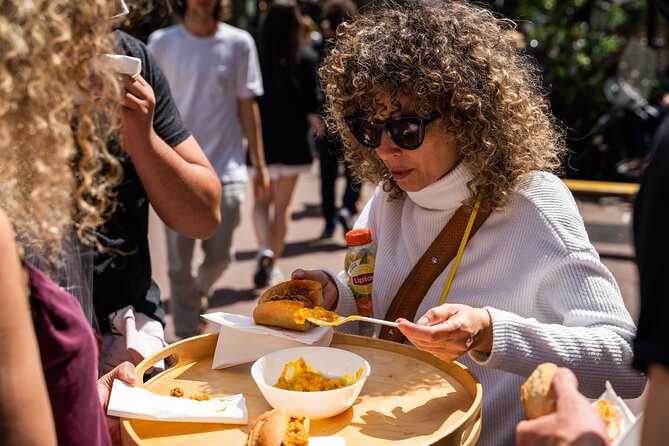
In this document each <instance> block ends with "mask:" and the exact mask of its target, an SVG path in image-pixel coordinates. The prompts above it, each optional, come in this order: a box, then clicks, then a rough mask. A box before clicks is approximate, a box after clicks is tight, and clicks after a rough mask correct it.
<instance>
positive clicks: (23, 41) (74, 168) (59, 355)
mask: <svg viewBox="0 0 669 446" xmlns="http://www.w3.org/2000/svg"><path fill="white" fill-rule="evenodd" d="M109 4H110V2H108V1H106V0H97V1H88V2H72V1H70V0H36V1H31V2H26V1H23V0H17V1H13V0H7V1H5V2H3V5H2V10H1V11H0V45H1V46H2V48H3V51H2V55H1V56H0V57H1V59H2V60H1V61H0V73H2V79H3V81H2V87H1V88H0V104H2V105H1V106H0V134H2V135H3V138H1V139H0V165H2V169H0V184H2V187H0V251H2V252H3V254H4V255H3V256H2V259H1V260H0V288H2V293H0V305H2V309H3V317H2V318H0V355H1V356H2V358H3V362H4V363H3V370H2V378H1V379H0V437H1V438H2V444H6V445H28V444H31V445H32V444H40V445H42V444H44V445H55V444H59V445H61V446H64V445H65V446H67V445H72V446H75V445H82V444H86V445H94V446H95V445H109V444H111V443H112V439H111V438H110V432H113V433H115V434H116V435H118V433H119V431H118V421H117V420H111V419H107V420H106V419H105V414H104V406H106V403H107V399H108V396H109V391H110V388H111V383H112V381H113V379H114V378H118V379H121V380H123V381H125V382H128V383H134V382H135V377H134V369H133V367H132V365H131V364H129V363H123V364H122V365H120V366H119V367H117V368H115V369H114V370H113V371H112V372H110V374H109V375H106V376H105V377H103V378H102V379H101V380H100V381H98V380H97V377H98V372H97V364H98V361H97V360H98V351H97V348H96V341H95V337H94V335H93V332H92V330H91V327H90V325H89V321H87V320H86V317H85V315H84V312H83V310H82V307H81V306H80V305H79V303H78V302H77V300H76V299H75V297H74V296H72V295H71V294H69V293H68V292H66V291H65V290H64V289H63V288H61V287H60V286H58V285H57V284H56V283H55V282H54V281H53V280H52V279H51V278H50V277H49V275H51V274H52V273H56V274H57V273H58V271H59V269H60V267H61V262H62V258H61V250H62V249H63V247H64V246H65V245H66V244H67V243H68V242H67V241H66V239H67V237H68V236H69V235H70V234H73V233H74V234H76V237H77V239H78V240H79V241H81V243H82V245H84V246H90V245H92V244H95V243H96V242H97V238H96V236H95V234H94V230H95V229H96V228H98V227H99V226H100V225H101V224H102V223H103V222H104V221H105V219H106V218H108V217H109V215H110V212H111V210H112V209H113V208H114V205H115V203H114V201H113V195H114V192H113V188H114V186H115V185H116V184H117V183H118V182H119V181H120V180H121V166H120V164H119V162H118V160H117V158H116V157H115V156H114V155H113V154H112V153H110V152H109V150H108V149H107V141H108V139H109V138H110V137H111V136H112V134H113V133H114V132H115V131H116V130H117V129H118V127H119V125H120V123H121V122H122V118H121V116H120V111H121V110H120V109H121V105H122V106H123V108H125V109H129V110H135V109H136V102H135V100H136V98H135V96H134V94H133V91H134V89H133V88H132V87H131V86H129V85H128V83H126V82H127V79H123V80H121V79H119V77H118V75H117V72H116V71H115V69H114V67H113V66H110V65H109V64H108V63H107V62H106V59H104V58H103V57H101V56H100V55H101V54H104V53H113V52H114V42H113V39H112V35H111V28H110V21H109V19H108V17H110V16H111V11H110V10H109V9H108V8H109ZM124 86H128V87H129V91H128V90H126V91H124V90H123V87H124ZM75 92H76V94H75ZM124 93H125V94H124ZM130 113H131V112H130ZM23 248H26V249H28V250H30V251H31V253H32V256H33V258H38V259H41V260H42V263H43V264H44V265H45V270H44V271H40V270H39V269H37V268H36V267H35V266H34V265H33V264H31V263H30V262H27V261H25V260H23V258H22V252H23ZM110 422H111V423H110ZM108 423H109V424H108ZM119 441H120V438H118V436H117V437H116V442H119Z"/></svg>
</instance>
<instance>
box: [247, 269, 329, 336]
mask: <svg viewBox="0 0 669 446" xmlns="http://www.w3.org/2000/svg"><path fill="white" fill-rule="evenodd" d="M321 305H323V290H322V287H321V284H320V283H318V282H316V281H315V280H304V279H294V280H288V281H286V282H281V283H279V284H277V285H274V286H273V287H270V288H268V289H266V290H265V291H263V293H262V294H261V295H260V299H259V300H258V305H257V306H256V307H255V309H254V310H253V320H254V321H255V323H256V324H259V325H270V326H273V327H281V328H287V329H289V330H296V331H307V330H310V329H311V328H313V327H314V324H312V323H311V322H308V321H307V322H305V323H303V324H299V323H297V322H295V317H294V314H295V312H296V311H298V310H300V309H302V308H315V307H317V306H321Z"/></svg>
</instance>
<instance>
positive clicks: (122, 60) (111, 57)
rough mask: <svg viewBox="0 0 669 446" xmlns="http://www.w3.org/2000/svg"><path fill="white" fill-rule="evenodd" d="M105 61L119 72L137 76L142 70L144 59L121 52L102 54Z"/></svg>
mask: <svg viewBox="0 0 669 446" xmlns="http://www.w3.org/2000/svg"><path fill="white" fill-rule="evenodd" d="M100 57H101V58H102V59H103V63H104V64H105V65H106V66H107V67H109V69H111V70H113V71H115V72H116V73H119V74H127V75H129V76H132V77H135V76H137V75H138V74H139V73H140V72H141V71H142V59H139V58H137V57H131V56H123V55H120V54H102V55H101V56H100Z"/></svg>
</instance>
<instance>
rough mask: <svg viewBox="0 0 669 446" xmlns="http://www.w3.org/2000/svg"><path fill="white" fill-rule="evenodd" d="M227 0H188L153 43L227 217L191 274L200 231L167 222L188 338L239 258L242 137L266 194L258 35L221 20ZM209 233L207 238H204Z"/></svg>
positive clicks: (182, 333) (178, 307)
mask: <svg viewBox="0 0 669 446" xmlns="http://www.w3.org/2000/svg"><path fill="white" fill-rule="evenodd" d="M228 10H229V3H228V1H227V0H204V1H203V0H184V1H179V2H177V4H176V8H175V12H176V14H177V15H178V16H179V17H181V18H182V19H183V23H180V24H177V25H174V26H171V27H168V28H165V29H161V30H158V31H156V32H154V33H153V34H152V35H151V36H150V37H149V48H150V50H151V52H152V53H153V55H154V56H155V57H156V59H157V60H158V63H159V64H160V66H161V68H162V69H163V72H164V73H165V77H166V78H167V80H168V82H169V85H170V87H171V89H172V94H173V96H174V100H175V102H176V105H177V107H178V109H179V111H180V112H181V116H182V117H183V119H184V122H185V123H186V125H187V127H188V128H189V129H190V130H191V131H192V132H193V135H194V136H195V138H196V139H197V141H198V142H199V143H200V145H201V146H202V149H203V150H204V153H205V154H206V156H207V158H208V159H209V161H210V162H211V164H212V165H213V167H214V170H215V171H216V174H217V175H218V177H219V180H220V182H221V185H222V189H223V198H222V200H221V201H220V212H221V224H220V225H219V226H218V228H217V229H216V232H215V234H214V235H213V236H212V237H211V238H209V239H207V240H202V245H201V246H202V251H203V257H202V258H201V259H199V260H198V266H197V272H196V273H195V275H194V276H193V274H192V272H191V264H192V259H193V250H194V246H195V238H197V236H192V235H191V236H190V237H189V236H184V235H181V234H179V233H177V232H176V231H173V230H172V229H170V228H166V230H165V235H166V238H167V251H168V257H169V276H170V287H171V298H170V305H171V310H172V315H173V317H174V325H175V332H176V335H177V336H178V337H181V338H184V337H189V336H193V335H195V334H198V332H200V331H201V330H202V328H203V327H202V326H201V325H200V317H199V316H200V314H201V313H202V312H203V311H205V310H206V307H207V305H208V300H209V296H210V293H211V291H212V290H211V288H212V285H213V284H214V282H215V281H216V280H217V279H218V278H219V277H220V275H221V274H222V273H223V271H225V269H226V268H227V266H228V264H229V263H230V262H231V261H232V259H233V257H234V256H233V253H232V236H233V232H234V230H235V228H236V227H237V226H238V225H239V222H240V217H241V205H242V202H243V200H244V190H245V185H246V182H247V180H248V175H247V171H246V163H245V155H244V150H245V147H244V138H245V139H246V141H247V144H248V151H249V155H250V157H251V162H252V164H254V165H256V166H258V167H259V168H258V169H257V171H256V173H255V177H254V192H255V193H256V194H258V195H264V194H266V193H267V187H268V183H269V180H268V176H267V170H266V168H265V161H264V155H263V152H262V136H261V134H260V117H259V113H258V108H257V103H256V97H257V96H260V95H262V93H263V87H262V78H261V74H260V68H259V65H258V59H257V53H256V48H255V44H254V42H253V38H252V37H251V36H250V34H248V33H247V32H246V31H243V30H240V29H237V28H234V27H232V26H230V25H228V24H226V23H223V22H222V21H221V20H223V19H224V18H226V17H227V16H228V12H229V11H228ZM202 238H205V237H202Z"/></svg>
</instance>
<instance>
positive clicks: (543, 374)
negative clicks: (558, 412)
mask: <svg viewBox="0 0 669 446" xmlns="http://www.w3.org/2000/svg"><path fill="white" fill-rule="evenodd" d="M557 369H558V366H556V365H555V364H553V363H551V362H545V363H543V364H540V365H539V366H538V367H537V368H536V369H535V370H534V372H532V374H531V375H530V377H529V378H527V381H525V383H524V384H523V385H522V386H521V387H520V398H521V400H522V402H523V407H524V408H525V414H526V415H527V418H528V419H529V420H531V419H533V418H538V417H541V416H543V415H548V414H549V413H552V412H555V398H554V397H553V396H552V395H551V394H550V389H551V381H553V375H555V372H557Z"/></svg>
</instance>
